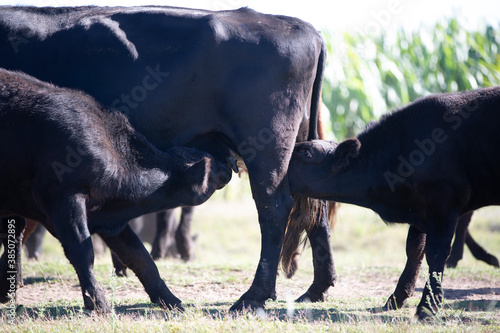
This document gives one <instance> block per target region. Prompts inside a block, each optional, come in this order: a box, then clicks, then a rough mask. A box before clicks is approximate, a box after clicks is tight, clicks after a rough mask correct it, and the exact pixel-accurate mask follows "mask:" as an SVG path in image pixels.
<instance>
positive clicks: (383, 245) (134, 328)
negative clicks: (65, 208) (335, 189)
mask: <svg viewBox="0 0 500 333" xmlns="http://www.w3.org/2000/svg"><path fill="white" fill-rule="evenodd" d="M238 187H240V185H238ZM231 191H232V192H231ZM224 197H226V198H229V199H230V200H229V201H225V200H224ZM499 216H500V209H499V208H486V209H482V210H480V211H479V212H477V213H476V214H475V215H474V217H473V222H472V224H471V233H472V234H473V236H474V237H475V238H476V240H477V241H478V242H479V243H480V244H482V245H483V246H484V247H485V248H487V249H488V251H489V252H491V253H493V254H495V255H497V256H500V232H499V231H500V230H499V226H500V223H498V217H499ZM194 218H195V220H194V222H193V233H198V234H199V236H198V242H197V249H196V258H195V259H194V260H193V261H192V262H190V263H187V264H186V263H183V262H181V261H176V260H160V261H158V262H157V264H158V268H159V270H160V274H161V276H162V277H163V279H165V281H167V284H168V286H169V288H170V289H171V290H172V291H173V292H174V293H175V294H176V295H177V296H178V297H179V298H181V299H182V300H183V302H184V305H185V310H186V311H185V312H184V313H179V312H168V311H163V310H161V309H160V308H159V307H157V306H156V305H154V304H151V303H150V302H149V298H148V296H147V295H146V293H145V292H144V291H143V288H142V286H141V284H140V283H139V281H138V279H137V278H136V277H135V276H129V277H127V278H117V277H115V276H114V275H113V274H112V267H111V260H110V258H109V255H104V256H102V257H98V258H97V259H96V264H95V273H96V276H97V279H98V281H99V282H100V284H101V286H102V287H103V288H104V289H105V292H106V295H107V298H108V301H109V302H110V304H112V306H113V307H114V312H113V313H112V314H111V315H109V316H98V315H96V314H95V313H91V312H89V311H86V310H83V309H82V305H83V301H82V298H81V294H80V289H79V286H78V280H77V277H76V274H75V272H74V269H73V268H72V267H71V265H69V263H68V261H67V260H66V259H65V257H64V255H63V252H62V249H61V247H60V245H59V243H58V242H57V241H56V240H54V239H53V238H49V237H47V238H46V242H45V244H44V249H43V253H42V258H41V260H40V262H34V261H26V260H25V261H24V265H23V267H24V277H25V284H26V286H25V287H24V288H22V289H20V290H19V291H18V295H19V296H18V297H19V298H20V299H24V300H25V301H24V302H22V303H19V304H18V305H20V306H19V308H18V313H17V318H16V323H15V326H12V325H7V324H2V325H0V332H11V331H15V330H17V331H20V332H47V331H48V332H67V331H72V332H112V331H117V332H281V331H284V330H285V331H286V332H380V331H383V332H408V331H419V332H444V331H445V332H465V331H467V332H494V331H497V332H498V331H500V303H499V302H497V301H495V299H498V296H497V297H496V298H495V297H494V296H495V295H494V294H495V292H496V294H497V295H498V293H499V292H500V270H499V269H495V268H492V267H489V266H488V265H486V264H484V263H482V262H478V261H476V260H475V259H474V258H472V256H471V255H470V253H469V252H468V250H466V253H465V256H464V259H463V260H462V261H461V262H460V263H459V266H458V268H456V269H448V270H446V271H445V278H444V288H445V298H446V295H447V293H448V294H450V293H452V292H454V291H455V292H456V291H457V290H458V291H461V292H463V293H464V294H465V295H469V296H470V295H472V294H479V297H475V298H473V299H469V298H465V297H451V298H447V299H446V301H445V305H444V308H443V310H442V311H441V313H440V317H439V318H438V320H437V321H436V322H434V323H432V324H421V323H419V322H416V321H415V320H414V319H413V315H414V313H415V307H416V305H417V304H418V302H419V298H420V295H421V288H422V287H423V282H422V283H421V282H419V284H418V285H417V292H416V293H415V295H414V296H413V297H412V298H410V299H409V301H408V304H407V306H405V307H404V308H403V309H400V310H398V311H389V312H380V311H379V310H380V307H381V306H382V305H383V304H384V302H385V300H386V299H387V297H388V296H389V295H390V293H391V292H392V290H393V289H394V287H395V285H396V282H397V278H398V277H399V274H400V273H401V271H402V268H403V266H404V263H405V260H406V257H405V252H404V247H405V238H406V232H407V226H406V225H394V226H386V225H385V224H384V223H383V222H382V221H381V220H380V218H378V217H377V215H375V214H374V213H372V212H371V211H368V210H366V209H361V208H357V207H354V206H348V205H342V207H341V209H340V212H339V217H338V222H337V224H336V226H335V230H334V231H333V233H332V242H333V250H334V256H335V260H336V261H335V264H336V267H337V274H338V281H337V285H336V287H334V288H331V290H330V292H329V298H328V300H327V301H326V302H324V303H315V304H297V303H293V299H295V298H297V297H298V296H300V295H301V294H302V293H303V292H305V290H307V288H308V287H309V285H310V283H311V281H312V263H311V253H310V252H311V251H310V249H308V248H306V250H305V253H304V254H303V258H301V261H300V268H299V271H298V272H297V274H296V276H294V277H293V278H292V279H290V280H288V279H286V278H285V277H284V276H283V275H282V274H281V275H279V276H278V280H277V286H276V289H277V293H278V299H277V300H276V301H268V302H267V303H266V310H265V312H261V313H245V314H242V315H234V314H232V313H229V312H228V309H229V307H230V306H231V305H232V304H233V303H234V302H235V301H236V300H237V299H238V297H239V296H241V294H242V293H243V292H245V291H246V290H247V289H248V287H249V286H250V284H251V283H252V280H253V276H254V273H255V269H256V265H257V262H258V258H259V253H260V231H259V225H258V223H257V213H256V210H255V208H254V205H253V202H252V200H251V198H250V195H249V193H248V189H247V188H246V187H241V190H234V189H233V190H230V191H227V192H223V193H220V194H218V195H217V197H216V198H215V199H214V200H211V201H210V202H209V203H208V204H206V205H204V206H202V207H200V208H199V209H197V210H196V213H195V217H194ZM425 270H426V267H424V268H423V270H422V272H421V276H420V281H425V276H426V271H425ZM130 275H133V274H131V273H130ZM488 288H491V290H488Z"/></svg>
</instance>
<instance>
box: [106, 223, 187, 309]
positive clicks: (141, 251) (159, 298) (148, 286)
mask: <svg viewBox="0 0 500 333" xmlns="http://www.w3.org/2000/svg"><path fill="white" fill-rule="evenodd" d="M100 236H101V237H102V239H103V240H104V241H105V242H106V245H108V247H109V248H110V250H111V251H113V253H115V254H116V255H117V256H118V258H119V259H120V261H121V262H122V263H123V264H124V265H125V266H127V267H128V268H130V269H131V270H132V271H133V272H134V273H135V274H136V275H137V277H138V278H139V280H140V281H141V283H142V285H143V286H144V289H145V290H146V293H147V294H148V295H149V298H150V299H151V302H153V303H157V304H158V305H160V306H162V307H163V308H166V309H174V308H178V309H182V305H181V301H180V300H179V299H178V298H177V297H175V296H174V294H172V292H171V291H170V290H169V289H168V287H167V285H166V284H165V282H163V280H162V279H161V277H160V273H159V272H158V268H157V267H156V265H155V263H154V261H153V259H152V258H151V256H150V255H149V253H148V251H147V250H146V248H145V247H144V245H143V244H142V242H141V240H140V239H139V237H138V236H137V235H136V233H135V232H134V231H133V230H132V228H131V227H130V226H129V225H128V224H127V226H126V227H125V229H124V230H123V231H122V232H121V233H119V234H118V235H113V236H110V235H106V234H100Z"/></svg>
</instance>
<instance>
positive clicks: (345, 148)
mask: <svg viewBox="0 0 500 333" xmlns="http://www.w3.org/2000/svg"><path fill="white" fill-rule="evenodd" d="M360 149H361V142H359V140H358V139H357V138H351V139H347V140H344V141H342V142H341V143H340V144H339V145H338V146H337V148H335V152H334V155H333V166H332V171H333V172H339V171H341V170H343V169H344V168H346V167H347V166H348V165H349V160H350V159H352V158H356V157H358V155H359V150H360Z"/></svg>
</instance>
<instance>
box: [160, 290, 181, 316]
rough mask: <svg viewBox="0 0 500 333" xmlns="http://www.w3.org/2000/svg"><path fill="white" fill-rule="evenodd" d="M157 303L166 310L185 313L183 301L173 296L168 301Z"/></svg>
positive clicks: (162, 300)
mask: <svg viewBox="0 0 500 333" xmlns="http://www.w3.org/2000/svg"><path fill="white" fill-rule="evenodd" d="M155 303H156V304H158V305H159V306H160V307H161V308H162V309H164V310H169V311H179V312H184V307H183V306H182V302H181V300H180V299H178V298H177V297H175V296H174V295H173V294H172V295H171V296H170V297H168V299H167V300H164V299H161V300H159V301H157V302H155Z"/></svg>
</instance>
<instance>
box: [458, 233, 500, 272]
mask: <svg viewBox="0 0 500 333" xmlns="http://www.w3.org/2000/svg"><path fill="white" fill-rule="evenodd" d="M465 244H467V247H468V248H469V250H470V252H471V253H472V255H473V256H474V258H476V259H477V260H481V261H484V262H485V263H487V264H488V265H491V266H494V267H500V263H499V262H498V258H497V257H495V256H494V255H492V254H490V253H488V252H487V251H486V250H485V249H484V248H483V247H482V246H481V245H479V244H478V243H477V242H476V241H475V240H474V238H472V236H471V234H470V232H469V230H466V234H465Z"/></svg>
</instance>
